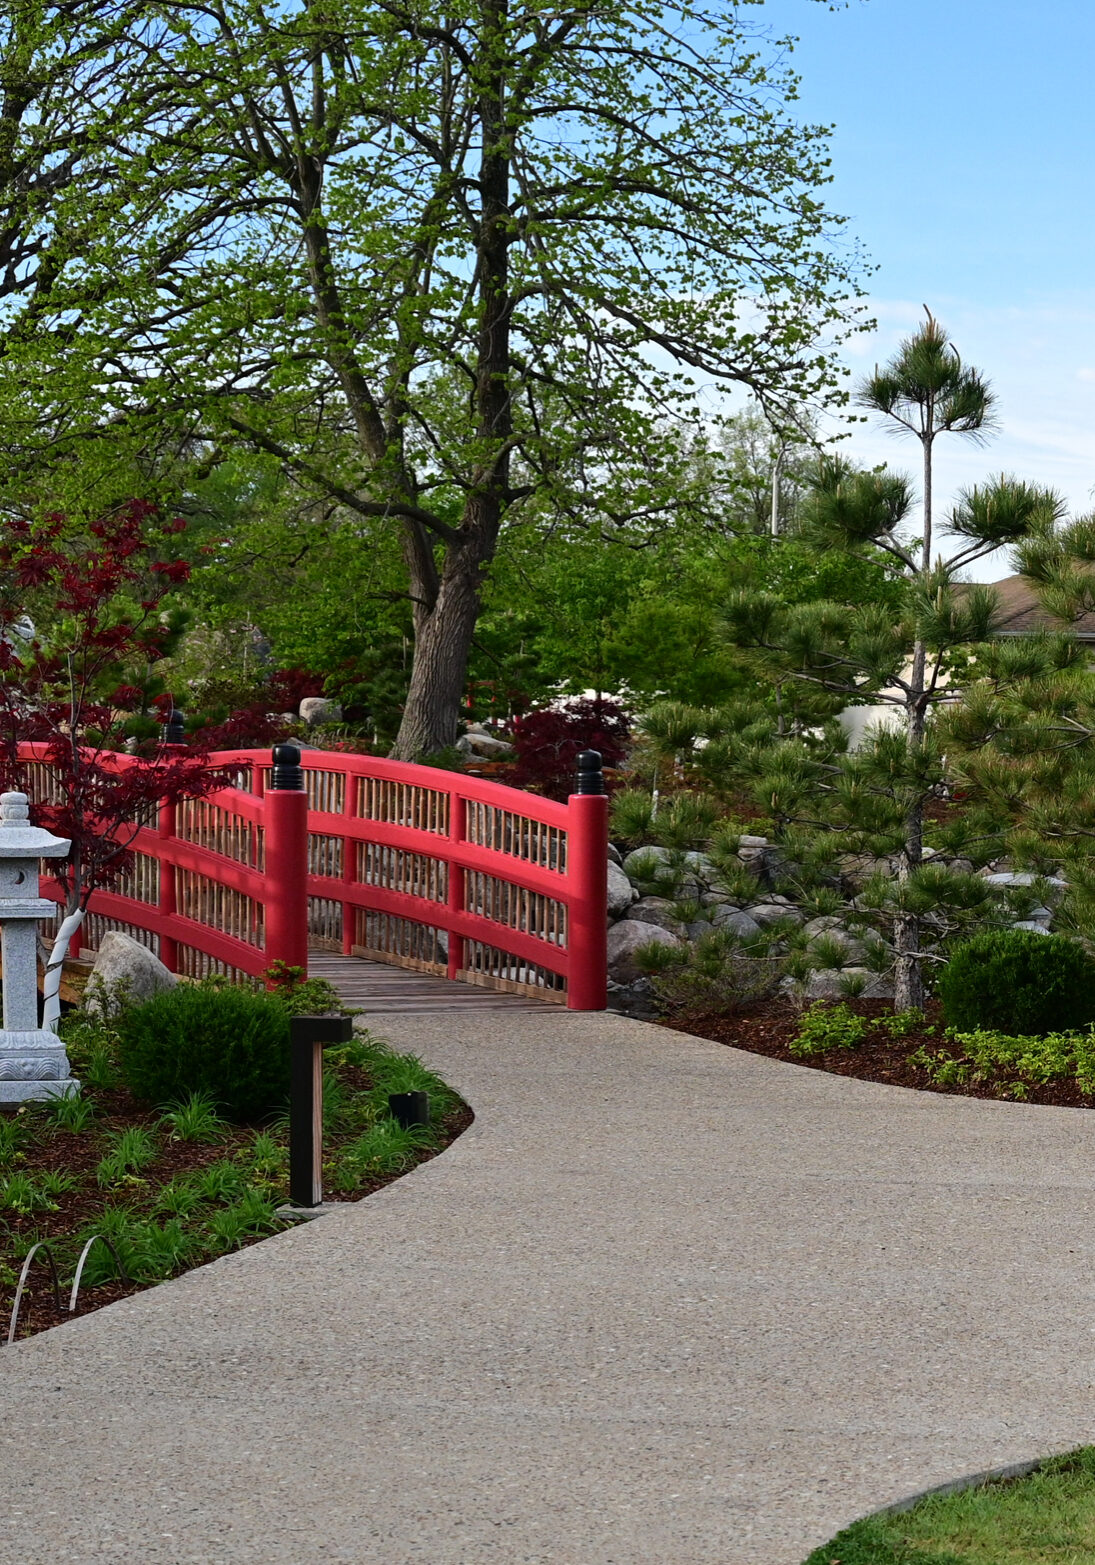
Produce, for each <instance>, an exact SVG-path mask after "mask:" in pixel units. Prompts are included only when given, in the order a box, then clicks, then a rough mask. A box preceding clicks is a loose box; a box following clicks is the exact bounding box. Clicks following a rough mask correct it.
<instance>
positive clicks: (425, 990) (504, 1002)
mask: <svg viewBox="0 0 1095 1565" xmlns="http://www.w3.org/2000/svg"><path fill="white" fill-rule="evenodd" d="M308 972H309V973H310V974H311V976H312V977H313V978H326V979H327V981H328V982H329V983H332V984H334V986H335V988H336V989H337V990H338V992H339V994H340V995H341V996H342V998H343V999H344V1000H345V1001H346V1002H347V1003H348V1004H350V1005H355V1006H359V1007H360V1008H361V1010H362V1011H364V1012H365V1013H366V1014H368V1015H370V1016H372V1015H378V1016H380V1015H392V1014H394V1013H398V1014H403V1013H405V1012H410V1011H429V1012H434V1011H545V1010H555V1009H556V1007H555V1006H554V1005H552V1004H550V1002H548V1001H545V1000H534V999H532V998H531V997H530V996H528V995H523V994H499V993H497V992H496V991H495V990H493V989H481V988H479V987H478V985H474V984H463V983H453V982H451V981H450V980H449V979H448V978H437V977H435V976H434V974H433V973H416V972H412V971H410V970H408V969H407V968H405V967H388V966H387V965H385V964H384V963H381V962H368V961H366V960H365V959H364V958H363V957H359V956H335V955H333V954H332V953H331V952H329V951H310V952H309V953H308Z"/></svg>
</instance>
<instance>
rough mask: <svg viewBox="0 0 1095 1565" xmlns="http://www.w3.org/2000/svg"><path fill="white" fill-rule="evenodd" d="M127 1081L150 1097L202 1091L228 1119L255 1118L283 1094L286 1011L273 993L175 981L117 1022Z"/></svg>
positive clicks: (172, 1098) (171, 1099)
mask: <svg viewBox="0 0 1095 1565" xmlns="http://www.w3.org/2000/svg"><path fill="white" fill-rule="evenodd" d="M118 1039H119V1042H118V1049H119V1056H120V1060H121V1067H122V1073H123V1075H124V1077H125V1081H126V1085H127V1086H128V1087H129V1089H130V1091H131V1092H132V1093H134V1095H135V1096H136V1097H138V1098H144V1099H146V1100H147V1101H149V1102H151V1103H178V1102H180V1101H181V1100H183V1099H185V1098H187V1097H188V1096H189V1095H190V1094H191V1093H195V1092H198V1093H202V1094H203V1095H204V1096H205V1097H207V1098H209V1099H211V1100H212V1101H213V1102H215V1103H216V1104H217V1105H218V1106H219V1107H220V1108H221V1110H222V1111H223V1113H224V1114H225V1115H226V1116H227V1117H228V1118H229V1119H233V1120H253V1119H257V1118H259V1117H260V1116H261V1115H263V1114H266V1113H268V1112H269V1111H270V1110H272V1109H277V1108H280V1107H282V1106H283V1105H284V1103H285V1101H286V1099H287V1097H288V1094H289V1014H288V1011H287V1010H286V1007H285V1005H284V1004H283V1003H282V1002H281V1001H280V1000H278V999H277V998H276V997H274V996H271V995H266V994H259V993H256V992H255V991H253V990H248V989H232V988H227V987H221V986H219V985H213V984H205V983H201V984H179V985H178V987H177V988H174V989H167V990H165V991H164V992H163V993H162V994H158V995H156V996H155V997H154V998H153V999H151V1000H149V1001H148V1002H147V1004H145V1005H139V1006H135V1007H134V1008H133V1009H132V1010H130V1011H128V1012H126V1013H125V1014H124V1015H123V1016H122V1017H121V1018H120V1019H119V1022H118Z"/></svg>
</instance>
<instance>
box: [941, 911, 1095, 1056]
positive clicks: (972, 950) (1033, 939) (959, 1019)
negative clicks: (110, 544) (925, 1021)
mask: <svg viewBox="0 0 1095 1565" xmlns="http://www.w3.org/2000/svg"><path fill="white" fill-rule="evenodd" d="M938 994H939V998H940V1000H941V1001H942V1003H943V1014H944V1016H945V1017H946V1019H947V1022H948V1023H949V1025H950V1026H952V1027H957V1028H958V1029H959V1030H960V1031H961V1032H972V1031H974V1030H975V1029H976V1028H978V1027H984V1028H993V1029H995V1030H998V1031H1001V1032H1008V1033H1013V1034H1026V1035H1028V1036H1036V1035H1038V1034H1040V1033H1047V1032H1067V1031H1068V1030H1069V1029H1070V1028H1082V1027H1086V1026H1087V1025H1088V1023H1089V1022H1092V1021H1095V960H1093V959H1092V958H1091V957H1090V956H1088V954H1087V952H1086V951H1085V950H1084V949H1083V947H1082V946H1079V945H1077V944H1076V942H1075V941H1074V940H1068V939H1066V938H1065V936H1064V935H1039V934H1036V933H1035V932H1034V930H1031V929H996V930H988V931H986V932H985V933H984V934H980V935H975V936H974V937H973V939H972V940H969V941H967V942H966V943H965V944H964V945H961V946H958V947H957V948H956V949H955V951H954V954H953V955H952V957H951V959H950V961H949V962H948V963H947V965H946V966H945V967H944V968H943V970H942V972H941V973H940V975H939V982H938Z"/></svg>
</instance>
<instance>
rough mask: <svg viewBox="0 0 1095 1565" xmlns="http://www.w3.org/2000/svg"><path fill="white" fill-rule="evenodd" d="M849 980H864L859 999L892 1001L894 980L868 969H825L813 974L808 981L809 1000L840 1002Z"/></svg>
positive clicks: (807, 996)
mask: <svg viewBox="0 0 1095 1565" xmlns="http://www.w3.org/2000/svg"><path fill="white" fill-rule="evenodd" d="M849 978H862V979H863V980H864V987H863V989H862V991H861V992H860V995H859V996H858V998H860V999H862V1000H892V999H893V980H892V979H891V978H883V977H880V976H879V974H878V973H872V972H871V971H870V970H869V969H868V968H866V967H824V968H821V969H820V970H819V971H818V972H816V973H811V974H810V976H809V978H808V979H807V980H806V998H807V999H808V1000H840V999H843V998H844V996H845V983H844V982H843V981H846V980H847V979H849Z"/></svg>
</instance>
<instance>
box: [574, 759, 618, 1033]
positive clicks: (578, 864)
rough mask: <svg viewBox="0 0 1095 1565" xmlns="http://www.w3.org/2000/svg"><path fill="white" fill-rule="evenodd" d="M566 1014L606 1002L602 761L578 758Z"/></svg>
mask: <svg viewBox="0 0 1095 1565" xmlns="http://www.w3.org/2000/svg"><path fill="white" fill-rule="evenodd" d="M567 804H568V808H569V811H570V824H569V827H568V830H567V880H568V881H570V883H571V885H572V887H573V890H572V893H571V897H570V913H569V917H568V922H567V950H568V952H569V954H570V972H569V976H568V980H567V1010H569V1011H603V1010H604V1008H605V1004H606V1001H607V998H608V868H607V865H608V798H607V796H606V794H605V780H604V774H603V772H602V771H601V757H600V754H599V752H598V751H596V750H583V751H582V753H581V755H580V756H579V757H578V792H577V793H572V794H571V796H570V798H569V799H568V801H567Z"/></svg>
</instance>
